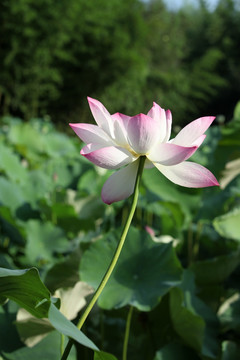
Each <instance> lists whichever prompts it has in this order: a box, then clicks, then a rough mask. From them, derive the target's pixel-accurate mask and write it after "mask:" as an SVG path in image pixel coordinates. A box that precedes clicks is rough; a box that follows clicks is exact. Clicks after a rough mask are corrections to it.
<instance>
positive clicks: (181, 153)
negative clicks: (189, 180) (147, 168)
mask: <svg viewBox="0 0 240 360" xmlns="http://www.w3.org/2000/svg"><path fill="white" fill-rule="evenodd" d="M196 150H197V146H192V147H184V146H179V145H175V144H172V143H162V144H157V145H156V146H155V147H154V148H153V150H152V151H151V152H150V153H149V154H148V155H147V158H148V159H149V160H150V161H152V162H154V163H158V164H161V165H164V166H172V165H177V164H179V163H181V162H183V161H184V160H186V159H188V158H189V157H190V156H191V155H192V154H193V153H194V152H195V151H196Z"/></svg>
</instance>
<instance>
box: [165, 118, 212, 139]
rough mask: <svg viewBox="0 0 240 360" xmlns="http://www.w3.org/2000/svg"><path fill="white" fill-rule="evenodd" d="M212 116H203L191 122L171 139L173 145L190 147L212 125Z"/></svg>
mask: <svg viewBox="0 0 240 360" xmlns="http://www.w3.org/2000/svg"><path fill="white" fill-rule="evenodd" d="M214 119H215V117H214V116H205V117H201V118H199V119H197V120H194V121H192V122H191V123H190V124H188V125H187V126H185V127H184V128H183V129H182V130H181V131H180V132H179V133H178V134H177V136H176V137H175V138H174V139H172V143H173V144H177V145H182V146H191V145H192V144H193V143H194V141H196V140H197V139H198V138H199V137H200V136H201V135H203V134H204V133H205V131H206V130H207V129H208V128H209V126H210V125H211V124H212V122H213V120H214Z"/></svg>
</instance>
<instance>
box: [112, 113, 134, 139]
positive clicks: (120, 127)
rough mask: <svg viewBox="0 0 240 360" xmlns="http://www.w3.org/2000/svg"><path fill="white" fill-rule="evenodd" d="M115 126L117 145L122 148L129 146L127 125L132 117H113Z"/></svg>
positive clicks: (121, 115)
mask: <svg viewBox="0 0 240 360" xmlns="http://www.w3.org/2000/svg"><path fill="white" fill-rule="evenodd" d="M112 119H113V126H114V139H115V142H116V144H118V145H120V146H126V145H128V138H127V125H128V121H129V119H130V116H127V115H124V114H120V113H116V114H113V115H112Z"/></svg>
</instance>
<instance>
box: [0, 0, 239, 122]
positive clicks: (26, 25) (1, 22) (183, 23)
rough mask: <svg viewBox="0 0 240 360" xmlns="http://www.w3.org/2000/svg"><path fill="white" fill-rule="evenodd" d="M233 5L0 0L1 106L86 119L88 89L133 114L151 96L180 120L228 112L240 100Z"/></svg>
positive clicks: (225, 1) (228, 1)
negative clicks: (180, 6) (175, 6)
mask: <svg viewBox="0 0 240 360" xmlns="http://www.w3.org/2000/svg"><path fill="white" fill-rule="evenodd" d="M236 3H237V2H236ZM236 3H235V2H234V1H233V0H219V3H218V6H217V8H216V9H215V10H214V11H213V12H210V11H209V10H208V8H207V6H206V3H205V1H204V0H199V7H198V8H191V7H188V8H184V9H181V10H179V11H177V12H173V11H169V10H167V8H166V6H165V5H164V3H163V1H162V0H152V1H149V2H144V3H142V2H141V1H140V0H121V1H119V0H111V1H108V0H88V1H83V0H61V1H54V0H38V1H35V0H1V2H0V112H1V114H2V115H5V114H12V115H18V116H22V117H24V118H26V119H28V118H30V117H34V116H43V115H45V114H49V115H50V116H51V117H52V119H53V120H54V121H59V120H64V121H65V120H66V119H68V120H70V119H71V121H86V116H89V115H88V112H86V110H87V105H86V96H87V95H89V96H92V97H96V98H98V99H99V100H101V101H103V102H104V103H105V104H106V106H107V108H108V109H109V110H110V111H114V112H115V111H122V112H125V113H129V114H134V113H136V112H143V111H147V109H148V108H149V107H150V106H151V102H152V101H153V100H154V101H156V102H158V103H160V104H161V105H162V106H163V107H165V108H170V109H172V110H173V113H174V117H175V120H177V121H178V122H179V123H180V124H184V123H185V122H188V121H190V120H191V118H192V116H195V117H197V116H199V115H204V114H219V113H222V114H225V115H227V116H231V111H232V109H233V106H234V104H235V103H236V102H237V100H239V98H240V61H239V60H240V46H239V44H240V9H239V7H238V8H237V4H236ZM86 114H87V115H86ZM190 117H191V118H190Z"/></svg>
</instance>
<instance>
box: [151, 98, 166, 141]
mask: <svg viewBox="0 0 240 360" xmlns="http://www.w3.org/2000/svg"><path fill="white" fill-rule="evenodd" d="M147 116H149V117H151V118H152V119H154V120H155V121H157V122H158V123H159V142H162V141H163V140H164V139H165V138H166V132H167V120H166V112H165V110H164V109H162V108H161V106H159V105H158V104H157V103H155V102H153V107H152V108H151V109H150V110H149V112H148V113H147Z"/></svg>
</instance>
